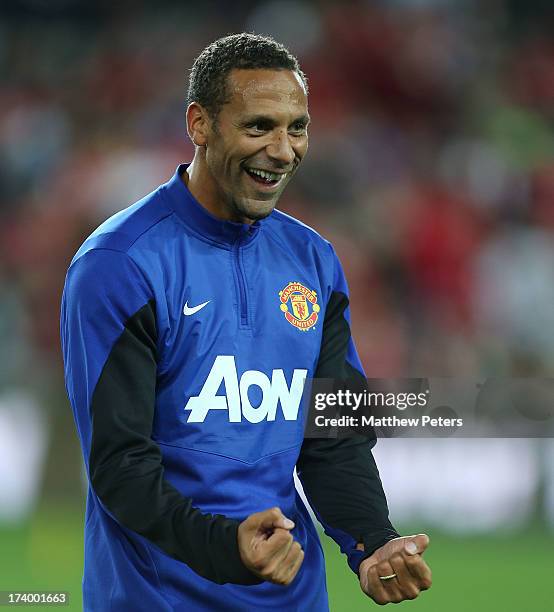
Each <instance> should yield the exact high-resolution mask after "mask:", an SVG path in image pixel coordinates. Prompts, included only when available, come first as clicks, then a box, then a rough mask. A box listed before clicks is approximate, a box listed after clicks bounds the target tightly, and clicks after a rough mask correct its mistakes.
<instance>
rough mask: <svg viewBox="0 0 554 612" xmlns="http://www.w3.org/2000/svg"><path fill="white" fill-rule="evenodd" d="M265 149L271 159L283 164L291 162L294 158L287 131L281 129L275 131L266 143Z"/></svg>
mask: <svg viewBox="0 0 554 612" xmlns="http://www.w3.org/2000/svg"><path fill="white" fill-rule="evenodd" d="M266 151H267V154H268V156H269V157H271V159H274V160H275V161H278V162H280V163H281V164H283V165H285V164H286V165H289V164H292V162H293V161H294V158H295V153H294V149H293V148H292V146H291V143H290V139H289V135H288V133H287V132H286V130H285V131H282V130H279V131H277V132H276V133H275V134H274V135H273V138H272V140H271V142H270V143H269V144H268V145H267V147H266Z"/></svg>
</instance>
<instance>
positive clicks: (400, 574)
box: [389, 553, 420, 599]
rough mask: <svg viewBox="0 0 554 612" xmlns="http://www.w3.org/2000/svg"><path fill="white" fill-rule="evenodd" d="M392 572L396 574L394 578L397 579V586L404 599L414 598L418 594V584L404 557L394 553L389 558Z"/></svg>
mask: <svg viewBox="0 0 554 612" xmlns="http://www.w3.org/2000/svg"><path fill="white" fill-rule="evenodd" d="M389 562H390V564H391V567H392V570H393V572H394V573H395V574H396V580H397V581H398V588H399V589H400V592H401V593H402V596H403V598H404V599H415V598H416V597H417V596H418V595H419V591H420V588H419V585H418V581H417V578H415V577H414V576H412V574H411V573H410V571H409V569H408V567H407V566H406V561H405V560H404V557H403V556H402V555H401V554H399V553H396V554H394V555H393V556H392V557H391V558H390V559H389Z"/></svg>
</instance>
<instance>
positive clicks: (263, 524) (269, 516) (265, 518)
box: [258, 507, 294, 530]
mask: <svg viewBox="0 0 554 612" xmlns="http://www.w3.org/2000/svg"><path fill="white" fill-rule="evenodd" d="M258 514H259V515H260V522H259V526H260V528H261V529H265V530H269V529H274V528H275V527H281V528H282V529H289V530H290V529H292V528H293V527H294V522H293V521H291V520H290V519H289V518H287V517H286V516H285V515H284V514H283V513H282V512H281V508H278V507H275V508H270V509H269V510H265V511H264V512H259V513H258Z"/></svg>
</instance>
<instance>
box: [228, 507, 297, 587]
mask: <svg viewBox="0 0 554 612" xmlns="http://www.w3.org/2000/svg"><path fill="white" fill-rule="evenodd" d="M293 527H294V523H293V522H292V521H291V520H290V519H288V518H286V517H285V516H284V515H283V513H282V512H281V510H280V509H279V508H270V509H269V510H264V511H263V512H257V513H256V514H251V515H250V516H249V517H248V518H247V519H246V520H244V521H243V522H242V523H241V524H240V525H239V529H238V545H239V553H240V557H241V559H242V562H243V563H244V565H245V566H246V567H247V568H248V569H249V570H250V571H251V572H252V573H253V574H255V575H256V576H258V577H259V578H262V579H263V580H267V581H268V582H273V583H275V584H281V585H284V586H286V585H287V584H290V583H291V582H292V581H293V580H294V577H295V576H296V574H297V573H298V570H299V569H300V566H301V565H302V561H303V560H304V551H303V550H302V547H301V546H300V544H299V543H298V542H296V541H295V540H294V538H293V537H292V534H291V533H290V530H291V529H292V528H293Z"/></svg>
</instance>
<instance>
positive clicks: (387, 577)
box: [379, 574, 396, 580]
mask: <svg viewBox="0 0 554 612" xmlns="http://www.w3.org/2000/svg"><path fill="white" fill-rule="evenodd" d="M393 578H396V574H389V575H388V576H379V580H392V579H393Z"/></svg>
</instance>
